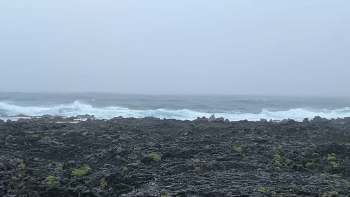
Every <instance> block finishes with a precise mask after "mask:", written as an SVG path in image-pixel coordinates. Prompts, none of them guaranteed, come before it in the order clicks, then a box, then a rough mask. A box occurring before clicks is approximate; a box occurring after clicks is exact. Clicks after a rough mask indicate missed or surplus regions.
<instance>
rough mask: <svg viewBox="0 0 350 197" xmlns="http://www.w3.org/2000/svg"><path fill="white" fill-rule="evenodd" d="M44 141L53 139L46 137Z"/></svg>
mask: <svg viewBox="0 0 350 197" xmlns="http://www.w3.org/2000/svg"><path fill="white" fill-rule="evenodd" d="M43 140H44V141H51V138H50V137H47V136H45V137H43Z"/></svg>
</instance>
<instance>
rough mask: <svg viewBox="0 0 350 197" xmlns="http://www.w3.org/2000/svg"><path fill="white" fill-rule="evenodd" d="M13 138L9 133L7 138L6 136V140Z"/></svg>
mask: <svg viewBox="0 0 350 197" xmlns="http://www.w3.org/2000/svg"><path fill="white" fill-rule="evenodd" d="M12 139H13V136H12V135H8V136H6V138H5V140H7V141H10V140H12Z"/></svg>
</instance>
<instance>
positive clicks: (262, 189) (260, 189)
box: [258, 187, 266, 193]
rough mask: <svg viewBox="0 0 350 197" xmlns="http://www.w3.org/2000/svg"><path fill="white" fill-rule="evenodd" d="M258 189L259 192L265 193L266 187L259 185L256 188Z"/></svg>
mask: <svg viewBox="0 0 350 197" xmlns="http://www.w3.org/2000/svg"><path fill="white" fill-rule="evenodd" d="M258 191H259V192H261V193H265V192H266V188H265V187H260V188H259V189H258Z"/></svg>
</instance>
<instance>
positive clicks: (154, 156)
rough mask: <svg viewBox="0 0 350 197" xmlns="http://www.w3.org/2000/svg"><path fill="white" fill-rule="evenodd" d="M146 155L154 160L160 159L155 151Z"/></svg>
mask: <svg viewBox="0 0 350 197" xmlns="http://www.w3.org/2000/svg"><path fill="white" fill-rule="evenodd" d="M148 157H150V158H152V159H153V160H154V161H156V162H158V161H160V160H161V158H160V156H159V155H158V154H157V153H150V154H149V155H148Z"/></svg>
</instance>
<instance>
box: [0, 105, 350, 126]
mask: <svg viewBox="0 0 350 197" xmlns="http://www.w3.org/2000/svg"><path fill="white" fill-rule="evenodd" d="M19 114H24V115H29V116H42V115H45V114H50V115H54V116H66V117H70V116H77V115H85V114H90V115H95V117H96V118H98V119H110V118H113V117H118V116H123V117H135V118H143V117H155V118H168V119H179V120H194V119H196V118H197V117H202V116H206V117H209V116H210V115H211V114H212V113H205V112H197V111H192V110H188V109H182V110H169V109H156V110H133V109H128V108H123V107H104V108H95V107H92V106H91V105H88V104H84V103H81V102H79V101H75V102H74V103H71V104H64V105H58V106H55V107H22V106H17V105H12V104H8V103H2V102H0V116H3V117H4V116H16V115H19ZM215 116H216V117H223V118H225V119H229V120H231V121H237V120H251V121H256V120H260V119H267V120H270V119H272V120H283V119H288V118H289V119H294V120H297V121H301V120H303V119H304V118H310V119H311V118H314V117H315V116H320V117H323V118H327V119H331V118H344V117H350V107H347V108H343V109H337V110H322V111H321V112H311V111H307V110H304V109H300V108H298V109H290V110H287V111H277V112H273V111H268V110H265V109H263V110H262V112H261V113H258V114H254V113H242V112H239V111H233V112H225V113H215Z"/></svg>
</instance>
